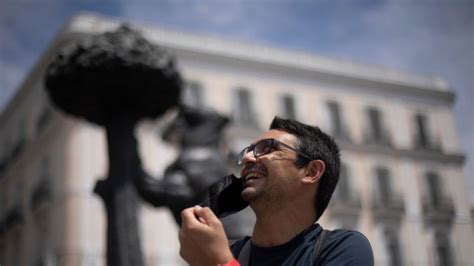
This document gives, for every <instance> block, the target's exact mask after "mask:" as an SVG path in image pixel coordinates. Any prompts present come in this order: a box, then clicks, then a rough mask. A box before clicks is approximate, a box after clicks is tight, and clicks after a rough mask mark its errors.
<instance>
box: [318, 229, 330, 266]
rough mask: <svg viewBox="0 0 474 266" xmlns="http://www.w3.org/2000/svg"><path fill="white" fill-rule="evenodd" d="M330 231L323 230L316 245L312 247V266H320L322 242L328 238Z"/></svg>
mask: <svg viewBox="0 0 474 266" xmlns="http://www.w3.org/2000/svg"><path fill="white" fill-rule="evenodd" d="M331 232H332V231H331V230H326V229H323V231H322V232H321V233H320V234H319V237H318V239H317V240H316V244H315V245H314V257H313V261H314V265H315V266H319V265H320V264H321V262H320V258H321V257H320V255H321V247H322V246H323V242H324V240H325V239H326V238H327V237H328V236H329V234H330V233H331Z"/></svg>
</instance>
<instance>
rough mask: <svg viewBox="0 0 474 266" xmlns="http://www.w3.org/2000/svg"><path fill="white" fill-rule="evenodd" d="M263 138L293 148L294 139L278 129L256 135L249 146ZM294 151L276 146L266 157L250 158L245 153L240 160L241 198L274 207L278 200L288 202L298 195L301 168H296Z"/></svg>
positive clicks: (301, 174)
mask: <svg viewBox="0 0 474 266" xmlns="http://www.w3.org/2000/svg"><path fill="white" fill-rule="evenodd" d="M264 139H276V140H278V141H280V142H282V143H285V144H287V145H289V146H291V147H293V148H296V141H297V138H296V137H295V136H294V135H291V134H289V133H286V132H283V131H279V130H269V131H267V132H265V133H263V134H262V135H260V136H259V137H258V138H257V139H256V140H255V141H254V142H253V144H255V143H257V142H259V141H261V140H264ZM296 159H297V154H296V152H295V151H293V150H291V149H289V148H287V147H285V146H284V145H276V146H275V147H274V148H273V149H272V150H271V151H270V152H269V153H268V154H265V155H261V156H259V157H258V158H255V157H254V154H253V152H252V151H250V152H248V153H247V154H245V156H244V158H243V161H242V164H243V166H242V169H241V172H240V173H241V176H242V178H243V186H244V189H243V191H242V197H243V198H244V199H245V200H246V201H248V202H249V203H250V204H251V205H252V204H253V203H257V202H262V203H265V204H278V202H280V201H282V200H283V201H284V200H288V199H291V196H292V195H293V194H294V193H298V189H297V188H298V186H299V185H301V182H300V181H301V177H302V176H304V168H297V167H296V165H295V161H296Z"/></svg>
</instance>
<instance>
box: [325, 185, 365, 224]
mask: <svg viewBox="0 0 474 266" xmlns="http://www.w3.org/2000/svg"><path fill="white" fill-rule="evenodd" d="M329 209H330V211H331V214H332V215H334V216H338V217H349V216H350V217H354V218H357V217H358V216H359V214H360V211H361V210H362V205H361V201H360V198H359V196H358V195H356V194H355V193H353V192H350V193H348V194H343V193H337V191H336V193H334V195H333V196H332V198H331V202H330V204H329Z"/></svg>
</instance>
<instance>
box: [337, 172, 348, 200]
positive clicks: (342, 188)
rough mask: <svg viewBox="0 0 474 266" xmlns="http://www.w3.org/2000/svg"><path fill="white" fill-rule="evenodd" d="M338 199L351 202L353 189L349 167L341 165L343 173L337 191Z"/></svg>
mask: <svg viewBox="0 0 474 266" xmlns="http://www.w3.org/2000/svg"><path fill="white" fill-rule="evenodd" d="M335 194H336V197H337V198H338V199H340V200H341V201H342V202H348V201H349V200H351V188H350V183H349V175H348V168H347V165H345V164H341V172H340V175H339V181H338V182H337V187H336V191H335Z"/></svg>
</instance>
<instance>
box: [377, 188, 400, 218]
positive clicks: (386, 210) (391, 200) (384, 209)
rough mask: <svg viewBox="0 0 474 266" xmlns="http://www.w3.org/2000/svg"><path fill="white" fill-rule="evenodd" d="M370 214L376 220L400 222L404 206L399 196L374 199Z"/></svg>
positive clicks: (393, 195)
mask: <svg viewBox="0 0 474 266" xmlns="http://www.w3.org/2000/svg"><path fill="white" fill-rule="evenodd" d="M372 212H373V215H374V217H375V218H377V219H388V220H400V219H401V218H402V216H403V214H404V213H405V204H404V202H403V199H402V197H401V196H400V195H399V194H395V193H393V194H392V195H391V196H389V197H385V198H383V199H382V197H375V198H374V200H373V201H372Z"/></svg>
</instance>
